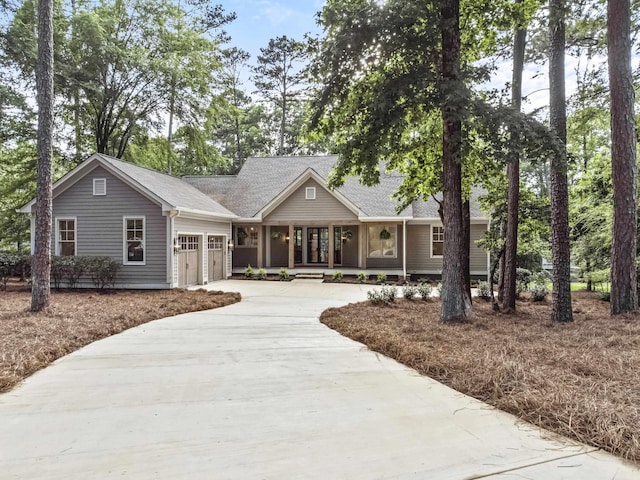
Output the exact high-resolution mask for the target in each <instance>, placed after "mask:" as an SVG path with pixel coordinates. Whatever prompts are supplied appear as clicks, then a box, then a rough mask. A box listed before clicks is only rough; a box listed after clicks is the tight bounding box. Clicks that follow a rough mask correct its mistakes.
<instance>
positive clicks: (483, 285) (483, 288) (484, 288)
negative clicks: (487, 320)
mask: <svg viewBox="0 0 640 480" xmlns="http://www.w3.org/2000/svg"><path fill="white" fill-rule="evenodd" d="M478 298H481V299H483V300H489V299H490V298H491V287H490V286H489V282H485V281H483V280H480V281H479V282H478Z"/></svg>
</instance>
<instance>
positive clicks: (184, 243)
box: [177, 235, 201, 287]
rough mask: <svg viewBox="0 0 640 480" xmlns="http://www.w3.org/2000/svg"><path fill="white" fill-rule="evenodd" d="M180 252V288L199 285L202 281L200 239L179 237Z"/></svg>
mask: <svg viewBox="0 0 640 480" xmlns="http://www.w3.org/2000/svg"><path fill="white" fill-rule="evenodd" d="M178 243H179V245H180V252H179V253H178V254H177V256H178V286H179V287H189V286H191V285H197V284H198V283H199V279H200V277H201V276H200V263H201V262H200V258H201V257H200V237H198V236H197V235H180V236H178Z"/></svg>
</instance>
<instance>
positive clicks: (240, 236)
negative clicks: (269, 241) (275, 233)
mask: <svg viewBox="0 0 640 480" xmlns="http://www.w3.org/2000/svg"><path fill="white" fill-rule="evenodd" d="M236 246H237V247H241V248H243V247H244V248H256V247H257V246H258V227H236Z"/></svg>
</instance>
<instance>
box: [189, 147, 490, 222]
mask: <svg viewBox="0 0 640 480" xmlns="http://www.w3.org/2000/svg"><path fill="white" fill-rule="evenodd" d="M337 160H338V157H337V156H335V155H326V156H299V157H252V158H248V159H247V160H246V161H245V163H244V165H243V167H242V169H241V170H240V172H239V173H238V175H233V176H232V175H217V176H209V177H201V176H193V177H185V178H184V180H185V181H186V182H188V183H190V184H191V185H193V186H194V187H196V188H197V189H198V190H200V191H202V192H203V193H205V194H206V195H208V196H210V197H211V198H212V199H214V200H215V201H217V202H219V203H221V204H222V205H224V206H225V207H227V208H228V209H229V210H231V211H233V212H234V213H236V214H237V215H239V216H240V217H242V218H252V217H255V216H256V215H257V214H258V213H259V212H260V211H261V210H262V209H263V208H264V207H265V206H267V205H269V203H271V202H272V201H273V200H274V199H275V198H276V197H277V196H278V195H279V194H280V193H281V192H283V191H284V190H285V189H286V188H287V187H289V185H291V184H292V183H293V182H294V181H296V179H298V178H299V177H300V176H301V175H303V174H304V173H305V172H306V171H308V170H310V169H311V170H313V171H314V172H315V173H317V175H318V176H320V177H321V178H322V179H323V180H324V181H325V182H326V180H327V179H328V177H329V174H330V173H331V170H332V169H333V166H334V165H335V163H336V162H337ZM402 179H403V177H402V176H401V175H400V174H397V173H381V174H380V183H379V184H378V185H376V186H373V187H366V186H364V185H362V184H360V183H359V181H358V179H357V178H353V177H350V178H348V179H347V180H346V182H345V184H344V185H343V186H342V187H340V188H338V189H336V191H337V192H339V193H340V194H341V195H342V196H343V197H344V198H346V199H347V200H348V201H349V202H351V203H352V204H353V205H355V206H356V207H357V208H358V209H359V210H360V211H361V212H362V214H363V216H364V217H394V216H397V215H399V216H407V217H413V218H437V217H438V205H437V203H436V202H435V201H434V200H433V199H429V201H427V202H424V201H416V202H413V204H412V205H410V206H409V207H408V208H407V209H405V210H404V211H403V212H401V213H400V214H398V212H397V211H396V208H397V207H398V202H397V201H396V200H394V199H393V198H392V196H393V194H394V193H395V191H396V190H397V188H398V187H399V186H400V184H401V183H402ZM472 205H473V206H472V216H475V217H481V216H483V215H482V214H481V213H480V210H479V208H478V206H477V202H472Z"/></svg>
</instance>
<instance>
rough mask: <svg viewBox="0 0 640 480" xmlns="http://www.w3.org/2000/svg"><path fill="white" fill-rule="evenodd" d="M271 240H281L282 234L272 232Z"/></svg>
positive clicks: (275, 231)
mask: <svg viewBox="0 0 640 480" xmlns="http://www.w3.org/2000/svg"><path fill="white" fill-rule="evenodd" d="M271 238H273V239H274V240H278V239H280V238H282V232H279V231H277V230H274V231H273V232H271Z"/></svg>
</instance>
